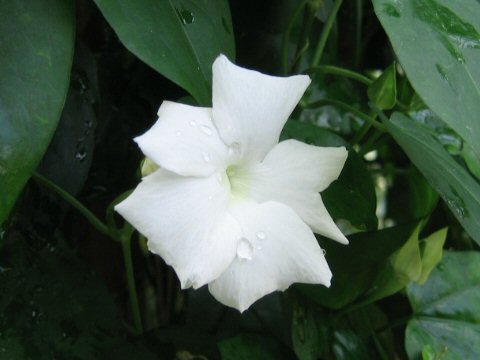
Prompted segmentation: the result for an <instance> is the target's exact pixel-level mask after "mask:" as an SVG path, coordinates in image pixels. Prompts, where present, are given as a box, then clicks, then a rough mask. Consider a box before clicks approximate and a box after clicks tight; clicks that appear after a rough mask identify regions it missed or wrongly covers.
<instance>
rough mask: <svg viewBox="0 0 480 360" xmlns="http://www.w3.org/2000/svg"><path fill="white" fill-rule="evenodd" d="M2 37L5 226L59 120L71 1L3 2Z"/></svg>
mask: <svg viewBox="0 0 480 360" xmlns="http://www.w3.org/2000/svg"><path fill="white" fill-rule="evenodd" d="M47 5H48V6H47ZM0 36H1V41H0V79H1V81H0V189H1V190H0V191H1V196H0V224H1V223H2V222H3V221H4V220H5V219H6V217H7V216H8V214H9V212H10V210H11V208H12V206H13V204H14V203H15V200H16V199H17V197H18V195H19V193H20V192H21V190H22V188H23V186H24V185H25V183H26V182H27V180H28V178H29V177H30V174H31V172H32V171H33V169H35V167H36V166H37V164H38V162H39V161H40V159H41V158H42V156H43V153H44V152H45V150H46V149H47V146H48V144H49V142H50V139H51V137H52V135H53V132H54V131H55V128H56V126H57V122H58V119H59V118H60V114H61V111H62V107H63V104H64V101H65V97H66V94H67V89H68V82H69V75H70V67H71V62H72V56H73V43H74V16H73V1H69V0H50V1H47V2H45V1H37V0H18V1H7V0H2V1H0Z"/></svg>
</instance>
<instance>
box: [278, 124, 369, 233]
mask: <svg viewBox="0 0 480 360" xmlns="http://www.w3.org/2000/svg"><path fill="white" fill-rule="evenodd" d="M281 139H282V140H284V139H296V140H299V141H303V142H305V143H307V144H312V145H317V146H346V147H348V143H347V142H346V141H345V140H343V139H342V138H341V137H340V136H338V135H336V134H334V133H332V132H330V131H328V130H326V129H322V128H320V127H318V126H315V125H310V124H304V123H299V122H297V121H293V120H289V121H287V124H286V125H285V127H284V129H283V132H282V136H281ZM322 199H323V201H324V203H325V206H326V207H327V209H328V211H329V213H330V215H331V216H332V217H333V218H335V219H344V220H347V221H348V222H349V223H350V224H351V225H353V227H354V228H356V229H360V230H363V231H365V230H374V229H376V228H377V224H378V220H377V216H376V213H375V210H376V207H377V198H376V195H375V187H374V185H373V180H372V178H371V176H370V174H369V172H368V170H367V168H366V167H365V164H364V162H363V160H362V158H361V157H360V156H359V155H358V154H357V153H356V152H355V151H353V150H349V152H348V159H347V161H346V163H345V166H344V168H343V170H342V173H341V174H340V177H339V178H338V179H337V180H336V181H334V182H333V183H332V184H331V185H330V186H329V187H328V188H327V189H326V190H325V191H324V192H322ZM352 203H354V204H355V206H354V207H352Z"/></svg>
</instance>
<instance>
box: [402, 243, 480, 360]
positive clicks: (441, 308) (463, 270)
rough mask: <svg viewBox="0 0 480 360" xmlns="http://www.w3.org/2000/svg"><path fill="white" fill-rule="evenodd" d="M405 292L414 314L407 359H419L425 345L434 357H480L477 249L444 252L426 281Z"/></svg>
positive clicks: (479, 270)
mask: <svg viewBox="0 0 480 360" xmlns="http://www.w3.org/2000/svg"><path fill="white" fill-rule="evenodd" d="M407 295H408V299H409V301H410V304H411V305H412V308H413V310H414V314H415V315H414V319H413V320H410V321H409V323H408V326H407V331H406V338H405V347H406V350H407V353H408V355H409V358H410V359H420V358H421V356H422V352H424V351H425V349H426V347H427V346H430V348H431V349H430V350H432V351H430V352H433V353H434V354H435V356H436V358H441V359H445V360H447V359H478V358H480V254H479V253H478V252H473V251H471V252H451V251H446V252H445V254H444V257H443V260H442V262H441V263H440V265H439V266H437V268H436V269H435V270H433V272H432V274H431V276H430V278H429V280H428V281H427V282H426V283H425V284H424V285H416V284H411V285H409V286H408V287H407ZM427 358H428V357H427Z"/></svg>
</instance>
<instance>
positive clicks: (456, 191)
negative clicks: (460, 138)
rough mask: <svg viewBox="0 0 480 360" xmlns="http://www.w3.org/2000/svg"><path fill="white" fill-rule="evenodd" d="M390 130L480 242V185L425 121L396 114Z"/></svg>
mask: <svg viewBox="0 0 480 360" xmlns="http://www.w3.org/2000/svg"><path fill="white" fill-rule="evenodd" d="M386 125H387V128H388V131H389V132H390V133H391V134H392V135H393V137H394V138H395V140H396V141H397V142H398V143H399V144H400V146H401V147H402V148H403V150H405V152H406V153H407V155H408V156H409V158H410V160H412V162H413V163H414V164H415V165H416V166H417V167H418V169H419V170H420V171H421V172H422V173H423V175H424V176H425V177H426V178H427V180H428V181H429V182H430V184H431V185H432V187H433V188H434V189H435V190H436V191H438V193H439V194H440V195H441V196H442V198H443V199H444V200H445V202H446V203H447V205H448V207H449V208H450V210H451V211H452V213H453V214H454V215H455V217H456V218H457V219H458V220H459V221H460V223H461V224H462V225H463V227H464V228H465V230H466V231H467V232H468V234H469V235H470V236H471V237H472V238H473V239H474V240H475V241H476V242H477V243H479V244H480V185H479V184H478V182H476V181H475V179H474V178H473V177H472V176H471V175H470V174H469V172H468V171H467V170H466V169H465V168H463V167H462V166H461V165H460V164H459V163H457V162H456V161H455V160H454V159H453V158H452V156H451V155H450V154H449V153H448V152H447V150H445V149H444V147H443V146H442V144H441V143H440V142H439V141H438V140H437V139H436V138H435V137H434V136H433V135H432V134H431V131H430V130H429V129H428V128H427V127H425V126H423V125H422V124H420V123H418V122H416V121H414V120H412V119H410V118H408V117H406V116H405V115H402V114H400V113H394V114H393V115H392V117H391V118H390V120H389V121H387V122H386Z"/></svg>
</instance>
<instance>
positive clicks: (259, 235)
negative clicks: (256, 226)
mask: <svg viewBox="0 0 480 360" xmlns="http://www.w3.org/2000/svg"><path fill="white" fill-rule="evenodd" d="M257 238H259V239H260V240H264V239H265V238H266V235H265V233H264V232H263V231H259V232H257Z"/></svg>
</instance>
